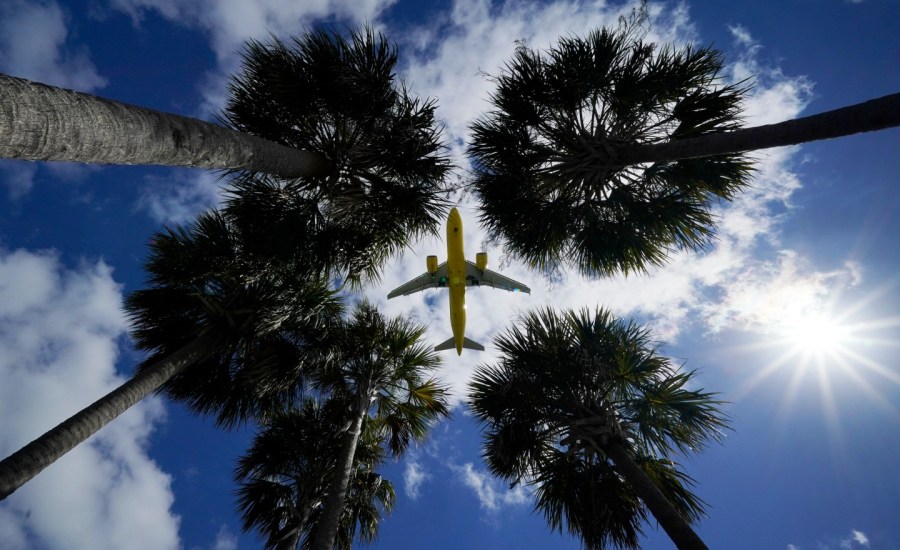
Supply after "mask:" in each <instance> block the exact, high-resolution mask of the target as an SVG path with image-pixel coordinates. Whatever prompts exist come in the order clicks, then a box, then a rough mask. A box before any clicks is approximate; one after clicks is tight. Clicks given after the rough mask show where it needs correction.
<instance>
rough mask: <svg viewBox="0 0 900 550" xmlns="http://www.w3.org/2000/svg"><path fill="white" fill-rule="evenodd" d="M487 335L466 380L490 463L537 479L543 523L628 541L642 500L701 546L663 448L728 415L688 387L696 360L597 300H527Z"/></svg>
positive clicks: (700, 438) (711, 428) (679, 444)
mask: <svg viewBox="0 0 900 550" xmlns="http://www.w3.org/2000/svg"><path fill="white" fill-rule="evenodd" d="M495 344H496V346H497V348H498V350H499V352H500V358H499V360H498V362H497V363H496V364H494V365H481V366H479V367H477V369H476V371H475V375H474V377H473V380H472V382H471V383H470V386H469V389H470V406H471V409H472V411H473V412H474V414H475V416H476V418H477V419H478V420H479V421H480V422H481V423H482V424H483V425H484V427H485V433H484V445H483V456H484V458H485V460H486V462H487V465H488V467H489V468H490V470H491V472H493V473H494V474H496V475H498V476H500V477H502V478H504V479H507V480H510V481H512V482H513V483H527V484H529V485H533V486H535V487H536V499H537V501H536V508H537V509H539V510H541V511H542V512H543V513H544V517H545V518H546V519H547V521H548V523H549V524H550V526H551V527H552V528H553V529H556V530H562V529H563V525H565V526H566V528H567V529H568V531H569V532H571V533H573V534H575V535H577V536H579V537H580V538H581V539H582V540H583V541H584V544H585V547H587V548H596V549H602V548H606V547H607V546H608V545H613V546H617V547H621V548H637V547H638V546H639V544H638V535H639V534H641V530H642V524H643V523H644V522H645V521H647V520H648V519H649V518H648V516H647V512H646V509H649V511H650V513H652V514H653V516H654V517H655V519H656V520H657V521H658V522H659V524H660V525H661V526H662V527H663V529H665V531H666V533H667V534H668V535H669V536H670V537H671V539H672V540H673V541H674V542H675V543H676V544H677V545H678V547H679V548H706V547H705V545H704V544H703V542H702V541H701V540H700V538H699V537H698V536H697V535H696V533H694V531H693V530H692V529H691V528H690V525H689V522H691V521H694V520H696V519H698V518H699V517H700V516H701V515H702V513H703V502H702V501H701V500H700V499H699V498H698V497H697V496H696V495H694V494H693V493H692V492H691V491H690V490H689V488H688V487H689V486H690V485H691V482H692V480H691V479H690V477H688V476H687V474H685V473H684V472H682V471H681V470H680V469H679V468H678V465H677V464H676V463H674V462H673V461H672V460H671V455H673V454H674V453H682V454H686V453H688V452H689V451H697V450H699V449H701V448H702V447H703V446H704V445H705V444H706V442H707V441H708V440H710V439H713V440H719V439H720V438H721V437H722V432H721V430H722V429H723V428H725V427H726V422H727V420H726V418H725V416H724V415H723V414H722V413H721V411H720V410H719V406H720V404H721V402H720V401H717V400H715V399H714V398H713V394H710V393H706V392H703V391H702V390H688V389H686V386H688V385H690V384H691V382H692V381H693V378H694V372H687V371H682V370H680V369H679V368H678V366H676V365H672V364H671V362H670V361H669V360H668V359H666V358H665V357H662V356H660V355H659V354H658V353H657V350H656V349H655V348H654V347H653V346H652V345H651V342H650V339H649V333H648V331H647V330H645V329H642V328H640V327H638V326H636V325H635V324H633V323H625V322H623V321H620V320H616V319H614V318H613V317H612V315H611V314H610V313H609V312H607V311H605V310H603V309H598V310H596V311H595V312H593V313H591V312H590V311H588V310H581V311H577V312H576V311H571V310H568V311H564V312H562V313H556V312H555V311H553V310H552V309H545V310H540V311H537V312H532V313H530V314H528V315H526V316H525V317H524V318H523V319H522V320H521V321H520V322H519V323H518V324H517V325H515V326H513V327H512V328H511V329H509V330H508V331H507V332H505V333H504V334H502V335H500V336H498V337H497V338H496V340H495ZM645 507H646V509H645Z"/></svg>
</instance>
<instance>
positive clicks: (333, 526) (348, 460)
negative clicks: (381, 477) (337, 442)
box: [312, 394, 369, 550]
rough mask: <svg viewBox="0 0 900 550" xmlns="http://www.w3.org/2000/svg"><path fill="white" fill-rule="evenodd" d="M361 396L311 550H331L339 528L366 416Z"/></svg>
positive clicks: (344, 442)
mask: <svg viewBox="0 0 900 550" xmlns="http://www.w3.org/2000/svg"><path fill="white" fill-rule="evenodd" d="M368 397H369V396H368V395H367V394H364V398H361V399H360V400H359V402H358V403H357V404H356V407H355V408H354V410H355V412H356V416H355V417H354V418H353V421H352V423H351V424H350V428H349V429H348V430H347V433H346V434H345V435H344V440H343V441H342V442H341V452H340V454H339V455H338V460H337V463H336V464H335V465H334V473H333V474H332V477H331V483H330V484H329V487H328V494H327V495H325V502H324V510H322V517H321V518H319V522H318V527H317V528H316V535H315V537H314V538H313V542H312V550H333V549H334V542H335V539H336V538H337V532H338V527H339V526H340V520H341V512H343V510H344V501H345V500H346V498H347V487H348V486H349V485H350V475H351V474H352V472H353V458H354V455H355V454H356V445H357V443H358V442H359V434H360V432H361V431H362V424H363V419H365V417H366V414H367V413H368V404H369V399H368Z"/></svg>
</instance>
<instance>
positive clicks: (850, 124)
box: [613, 93, 900, 166]
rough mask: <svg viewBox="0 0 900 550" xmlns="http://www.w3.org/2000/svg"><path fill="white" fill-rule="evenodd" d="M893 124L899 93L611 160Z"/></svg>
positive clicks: (637, 149) (668, 156) (638, 149)
mask: <svg viewBox="0 0 900 550" xmlns="http://www.w3.org/2000/svg"><path fill="white" fill-rule="evenodd" d="M896 126H900V93H897V94H891V95H887V96H884V97H881V98H878V99H872V100H869V101H866V102H863V103H857V104H856V105H851V106H849V107H843V108H840V109H835V110H833V111H826V112H824V113H820V114H817V115H812V116H808V117H803V118H798V119H794V120H788V121H785V122H779V123H778V124H767V125H765V126H755V127H753V128H742V129H740V130H734V131H732V132H724V133H721V134H710V135H706V136H700V137H695V138H688V139H676V140H672V141H669V142H666V143H655V144H647V145H635V146H627V147H624V148H623V149H621V150H619V151H617V152H616V153H614V158H613V161H614V162H615V164H618V165H620V166H630V165H633V164H639V163H642V162H667V161H674V160H678V159H686V158H696V157H709V156H714V155H724V154H729V153H740V152H743V151H755V150H757V149H768V148H769V147H781V146H784V145H796V144H798V143H806V142H809V141H817V140H820V139H831V138H836V137H842V136H849V135H851V134H858V133H860V132H873V131H876V130H884V129H886V128H893V127H896Z"/></svg>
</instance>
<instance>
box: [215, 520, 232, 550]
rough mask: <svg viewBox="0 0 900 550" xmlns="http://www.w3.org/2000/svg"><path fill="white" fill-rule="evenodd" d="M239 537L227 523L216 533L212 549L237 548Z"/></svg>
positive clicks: (227, 549) (229, 549) (226, 549)
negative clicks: (230, 529)
mask: <svg viewBox="0 0 900 550" xmlns="http://www.w3.org/2000/svg"><path fill="white" fill-rule="evenodd" d="M237 547H238V544H237V537H236V536H234V533H232V532H231V531H229V529H228V526H227V525H223V526H222V527H220V528H219V532H218V533H217V534H216V541H215V542H214V543H213V545H212V550H237Z"/></svg>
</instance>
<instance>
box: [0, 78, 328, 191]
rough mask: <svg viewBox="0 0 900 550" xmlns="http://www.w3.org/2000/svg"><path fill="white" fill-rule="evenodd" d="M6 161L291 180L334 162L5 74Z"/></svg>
mask: <svg viewBox="0 0 900 550" xmlns="http://www.w3.org/2000/svg"><path fill="white" fill-rule="evenodd" d="M0 157H2V158H13V159H24V160H62V161H72V162H85V163H91V164H150V165H162V166H194V167H198V168H217V169H229V170H248V171H253V172H264V173H268V174H273V175H277V176H282V177H286V178H295V177H302V176H317V175H327V174H328V173H329V172H330V166H329V163H328V161H327V159H326V158H325V157H324V156H322V155H320V154H318V153H312V152H309V151H300V150H298V149H293V148H291V147H286V146H284V145H280V144H277V143H273V142H271V141H267V140H264V139H262V138H259V137H256V136H252V135H249V134H243V133H241V132H237V131H234V130H231V129H228V128H224V127H222V126H218V125H216V124H211V123H209V122H204V121H202V120H197V119H193V118H187V117H183V116H179V115H173V114H168V113H162V112H159V111H154V110H150V109H143V108H141V107H135V106H133V105H127V104H124V103H119V102H116V101H111V100H107V99H102V98H99V97H95V96H92V95H88V94H83V93H78V92H73V91H71V90H64V89H61V88H55V87H52V86H47V85H44V84H39V83H36V82H31V81H28V80H24V79H21V78H15V77H11V76H6V75H0Z"/></svg>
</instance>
